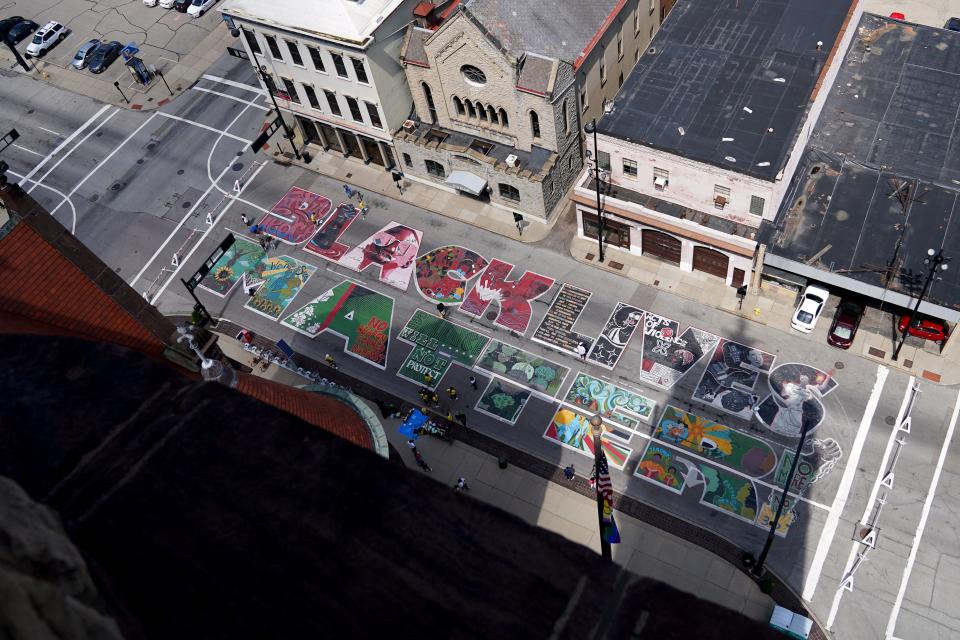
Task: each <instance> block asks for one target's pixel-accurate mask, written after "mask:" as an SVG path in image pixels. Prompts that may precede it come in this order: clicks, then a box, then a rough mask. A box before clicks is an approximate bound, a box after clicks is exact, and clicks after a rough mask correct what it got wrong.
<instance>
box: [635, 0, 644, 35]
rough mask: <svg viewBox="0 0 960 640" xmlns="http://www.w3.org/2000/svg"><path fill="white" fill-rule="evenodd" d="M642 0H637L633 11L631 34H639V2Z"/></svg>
mask: <svg viewBox="0 0 960 640" xmlns="http://www.w3.org/2000/svg"><path fill="white" fill-rule="evenodd" d="M642 2H643V0H637V10H636V11H634V12H633V35H635V36H639V35H640V3H642Z"/></svg>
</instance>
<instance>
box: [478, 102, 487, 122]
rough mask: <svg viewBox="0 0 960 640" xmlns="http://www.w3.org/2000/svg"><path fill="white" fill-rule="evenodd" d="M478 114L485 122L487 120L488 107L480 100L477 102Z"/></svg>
mask: <svg viewBox="0 0 960 640" xmlns="http://www.w3.org/2000/svg"><path fill="white" fill-rule="evenodd" d="M477 115H478V116H480V119H481V120H483V121H484V122H486V121H487V108H486V107H484V106H483V105H482V104H480V103H479V102H478V103H477Z"/></svg>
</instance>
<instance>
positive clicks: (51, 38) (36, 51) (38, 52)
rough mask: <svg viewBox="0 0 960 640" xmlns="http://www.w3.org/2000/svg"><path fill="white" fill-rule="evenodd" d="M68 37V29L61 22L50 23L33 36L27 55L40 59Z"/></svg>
mask: <svg viewBox="0 0 960 640" xmlns="http://www.w3.org/2000/svg"><path fill="white" fill-rule="evenodd" d="M66 37H67V28H66V27H65V26H63V25H62V24H60V23H59V22H54V21H52V20H51V21H50V22H48V23H47V24H45V25H43V28H42V29H40V30H39V31H37V32H36V33H35V34H33V40H31V41H30V44H28V45H27V55H28V56H37V57H40V56H42V55H45V54H46V53H47V51H49V50H50V49H52V48H53V47H54V46H56V45H57V43H59V42H63V39H64V38H66Z"/></svg>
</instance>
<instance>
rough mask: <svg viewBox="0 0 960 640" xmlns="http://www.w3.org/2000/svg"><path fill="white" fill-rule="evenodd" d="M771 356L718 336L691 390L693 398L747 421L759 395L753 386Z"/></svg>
mask: <svg viewBox="0 0 960 640" xmlns="http://www.w3.org/2000/svg"><path fill="white" fill-rule="evenodd" d="M774 360H775V356H774V355H773V354H770V353H767V352H766V351H761V350H760V349H755V348H754V347H750V346H747V345H745V344H740V343H739V342H733V341H731V340H726V339H722V340H720V342H719V343H718V344H717V347H716V348H715V349H714V351H713V357H711V358H710V363H709V364H708V365H707V368H706V369H705V370H704V372H703V376H702V377H701V378H700V384H698V385H697V388H696V390H695V391H694V392H693V399H694V400H697V401H699V402H702V403H703V404H705V405H708V406H711V407H713V408H715V409H719V410H720V411H724V412H726V413H729V414H732V415H735V416H737V417H738V418H741V419H743V420H747V421H749V420H750V419H751V418H752V417H753V409H754V407H756V406H757V401H758V400H759V399H760V398H759V396H757V395H756V394H755V393H754V387H755V386H756V384H757V379H758V378H759V377H760V374H763V373H767V372H768V371H770V368H771V367H772V366H773V361H774Z"/></svg>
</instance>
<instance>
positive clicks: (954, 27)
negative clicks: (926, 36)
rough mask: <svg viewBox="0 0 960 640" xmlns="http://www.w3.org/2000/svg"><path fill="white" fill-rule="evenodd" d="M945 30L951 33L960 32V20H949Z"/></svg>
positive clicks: (944, 26)
mask: <svg viewBox="0 0 960 640" xmlns="http://www.w3.org/2000/svg"><path fill="white" fill-rule="evenodd" d="M943 28H944V29H949V30H950V31H960V18H950V19H949V20H947V24H945V25H943Z"/></svg>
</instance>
